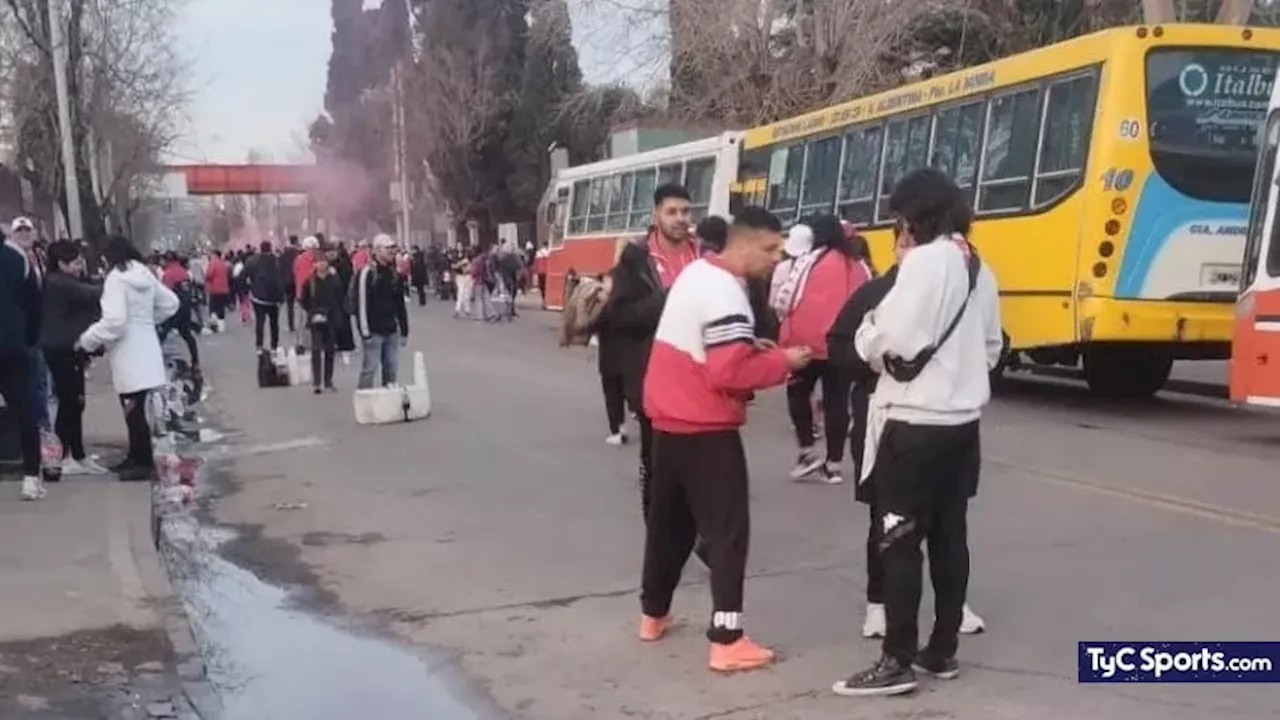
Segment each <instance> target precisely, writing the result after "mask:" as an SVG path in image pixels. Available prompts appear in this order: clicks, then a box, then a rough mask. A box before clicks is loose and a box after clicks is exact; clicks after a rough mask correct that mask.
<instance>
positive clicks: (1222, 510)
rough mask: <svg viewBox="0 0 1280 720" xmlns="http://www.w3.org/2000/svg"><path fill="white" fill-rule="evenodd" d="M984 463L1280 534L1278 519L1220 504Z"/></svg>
mask: <svg viewBox="0 0 1280 720" xmlns="http://www.w3.org/2000/svg"><path fill="white" fill-rule="evenodd" d="M983 460H984V461H986V462H989V463H991V464H992V465H999V466H1000V467H1004V468H1008V469H1010V470H1017V471H1018V472H1022V473H1026V474H1028V475H1030V476H1031V477H1032V478H1034V479H1037V480H1039V481H1040V482H1044V483H1049V484H1053V485H1060V486H1063V487H1070V488H1075V489H1078V490H1089V491H1092V492H1096V493H1099V494H1102V495H1110V496H1112V497H1118V498H1123V499H1125V500H1131V501H1134V502H1137V503H1140V504H1142V505H1146V506H1148V507H1153V508H1160V509H1163V510H1169V511H1171V512H1176V513H1180V514H1183V515H1194V516H1197V517H1201V518H1204V519H1206V520H1213V521H1216V522H1219V523H1222V524H1224V525H1232V526H1235V527H1241V528H1247V529H1251V530H1260V531H1262V532H1267V533H1272V534H1276V535H1280V519H1278V518H1273V517H1267V516H1264V515H1254V514H1253V513H1248V512H1245V511H1243V510H1233V509H1231V508H1226V507H1222V506H1220V505H1210V504H1209V503H1204V502H1200V501H1198V500H1189V499H1187V498H1183V497H1178V496H1176V495H1166V494H1164V493H1157V492H1152V491H1149V490H1136V489H1132V488H1118V487H1115V486H1112V485H1106V484H1103V483H1098V482H1092V481H1089V480H1084V479H1082V478H1078V477H1075V476H1073V475H1068V474H1066V473H1063V472H1058V471H1054V470H1046V469H1044V468H1035V467H1031V466H1029V465H1024V464H1022V463H1017V462H1013V461H1010V460H1005V459H1003V458H999V457H995V456H991V455H984V456H983Z"/></svg>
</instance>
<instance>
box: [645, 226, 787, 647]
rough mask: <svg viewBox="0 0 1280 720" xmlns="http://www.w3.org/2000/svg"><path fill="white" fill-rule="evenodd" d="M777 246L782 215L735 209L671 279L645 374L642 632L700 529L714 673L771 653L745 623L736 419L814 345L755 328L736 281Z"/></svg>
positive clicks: (664, 615)
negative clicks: (761, 334) (648, 428)
mask: <svg viewBox="0 0 1280 720" xmlns="http://www.w3.org/2000/svg"><path fill="white" fill-rule="evenodd" d="M781 252H782V224H781V223H780V222H778V219H777V218H776V217H774V216H773V215H772V214H770V213H769V212H768V211H766V210H765V209H763V208H758V207H749V208H743V209H742V211H741V212H739V213H738V215H737V217H735V218H734V221H733V226H732V228H731V230H730V233H729V241H728V244H727V245H726V246H725V249H724V251H723V252H722V253H720V255H718V256H715V257H711V258H704V259H701V260H695V261H693V262H692V263H690V264H689V266H688V267H687V269H684V270H683V271H682V272H681V273H680V274H679V276H678V277H677V278H676V279H675V282H674V283H673V284H672V286H671V290H670V292H669V293H668V295H667V299H666V303H665V305H664V307H663V310H662V318H661V320H660V321H659V323H658V330H657V333H656V334H655V336H654V342H653V351H652V354H651V355H650V357H649V365H648V369H647V371H646V373H645V378H644V410H645V414H646V415H647V416H648V417H649V420H650V422H652V423H653V431H654V438H653V487H652V498H651V502H652V505H651V506H650V508H649V523H648V527H647V530H646V535H645V549H644V571H643V580H642V582H641V594H640V604H641V610H642V612H643V615H642V616H641V621H640V639H641V640H644V641H648V642H652V641H655V640H659V639H661V638H662V636H663V634H665V633H666V631H667V629H668V628H669V627H670V626H671V598H672V595H673V594H674V593H675V589H676V586H677V585H678V584H679V583H680V573H681V571H682V570H683V568H684V565H685V563H686V562H687V561H688V559H689V554H690V553H691V552H692V551H693V548H694V543H695V542H696V540H697V538H698V537H699V536H701V538H702V539H703V541H704V542H705V544H706V548H707V557H708V560H709V563H708V564H709V565H710V567H711V605H712V615H711V627H710V628H709V629H708V630H707V638H708V639H709V640H710V641H711V655H710V663H709V664H710V666H711V669H712V670H715V671H718V672H736V671H741V670H752V669H755V668H759V667H763V666H765V665H768V664H769V663H770V662H772V660H773V652H772V651H770V650H768V649H767V648H764V647H761V646H759V645H757V644H756V643H754V642H752V640H751V639H750V638H748V637H747V636H746V635H744V634H743V631H742V594H743V593H742V591H743V580H744V577H745V573H746V563H747V547H748V544H749V541H750V513H749V510H748V489H747V459H746V455H745V454H744V452H743V448H742V437H741V435H740V434H739V431H738V429H739V427H741V426H742V424H743V423H744V422H746V419H747V402H746V399H747V396H748V395H749V394H750V393H751V392H754V391H756V390H761V389H764V388H767V387H771V386H774V385H781V384H782V383H783V382H785V381H786V379H787V376H788V375H789V374H790V373H792V372H794V371H796V370H799V369H801V368H803V367H804V366H805V365H807V364H808V362H809V357H810V354H811V351H810V350H809V348H806V347H792V348H787V349H785V350H783V349H780V348H778V347H777V345H775V344H774V343H773V342H771V341H768V340H761V339H759V338H757V337H756V334H755V319H754V318H753V317H752V316H753V312H752V309H751V301H750V300H749V299H748V297H747V291H746V289H745V286H744V280H745V279H746V278H750V277H767V276H768V274H769V273H770V272H771V271H772V270H773V266H774V264H775V263H776V262H777V261H778V257H779V255H780V253H781Z"/></svg>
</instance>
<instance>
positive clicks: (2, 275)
mask: <svg viewBox="0 0 1280 720" xmlns="http://www.w3.org/2000/svg"><path fill="white" fill-rule="evenodd" d="M0 236H3V233H0ZM85 250H86V246H85V244H84V243H82V242H74V241H69V240H58V241H56V242H53V243H45V242H43V241H42V240H41V239H40V238H39V237H38V234H37V232H36V228H35V224H34V223H33V222H32V221H31V220H30V219H28V218H24V217H19V218H16V219H15V220H14V221H13V222H12V224H11V225H10V233H9V235H8V236H4V237H3V239H2V240H0V390H2V391H3V397H4V401H5V405H6V409H7V418H9V421H10V422H12V423H13V424H14V425H16V426H17V429H18V435H19V438H20V445H21V456H22V498H23V499H24V500H39V499H41V498H43V497H45V495H46V494H47V492H48V490H47V488H46V486H45V479H46V478H48V479H50V480H55V479H58V478H60V477H61V476H62V475H84V474H89V475H101V474H107V473H115V474H116V475H118V476H119V478H120V479H121V480H126V481H129V480H149V479H150V478H151V477H152V476H153V472H154V464H155V461H154V456H153V453H152V447H151V431H150V427H149V424H148V420H147V413H146V411H147V399H148V395H149V394H150V393H151V392H152V391H154V390H156V389H157V388H160V387H163V386H164V385H166V384H167V383H168V373H167V370H166V367H165V360H164V355H163V353H162V350H161V339H160V333H161V332H162V328H164V327H165V326H166V324H167V323H170V322H171V321H172V320H174V319H175V318H176V317H177V316H178V315H179V313H180V310H181V309H182V306H183V302H182V301H181V300H180V299H179V297H178V295H177V294H176V293H175V292H174V291H173V290H172V289H170V287H168V286H166V284H165V283H164V282H161V279H160V277H158V276H157V274H156V273H155V272H153V271H152V269H151V268H149V267H148V266H147V264H146V263H145V262H144V259H143V257H142V255H141V254H140V253H139V252H138V251H137V250H136V249H135V248H134V246H133V244H132V243H131V242H130V241H129V240H128V239H127V238H124V237H119V236H116V237H111V238H109V239H107V240H106V242H105V244H104V246H103V247H102V248H101V257H100V263H99V264H97V265H96V267H94V268H92V269H91V268H90V267H89V265H88V263H87V262H86V257H85V256H86V252H85ZM179 329H180V330H181V328H179ZM101 356H105V357H106V361H107V363H108V365H109V367H110V371H111V379H112V384H113V386H114V389H115V392H116V393H117V395H118V396H119V401H120V406H121V409H122V410H123V413H124V422H125V426H126V428H127V432H128V438H129V445H128V451H127V453H126V456H125V458H124V459H123V460H121V461H120V462H119V463H117V464H116V465H114V466H112V467H110V468H108V467H104V466H103V465H102V464H101V462H100V461H99V459H98V458H97V457H96V456H93V455H90V454H88V453H87V451H86V448H85V442H84V424H83V414H84V408H85V372H86V369H87V367H88V365H89V363H90V362H91V361H92V359H93V358H95V357H101ZM51 399H52V400H56V406H57V413H56V416H55V417H54V418H53V419H52V421H51V413H50V411H49V406H50V401H51Z"/></svg>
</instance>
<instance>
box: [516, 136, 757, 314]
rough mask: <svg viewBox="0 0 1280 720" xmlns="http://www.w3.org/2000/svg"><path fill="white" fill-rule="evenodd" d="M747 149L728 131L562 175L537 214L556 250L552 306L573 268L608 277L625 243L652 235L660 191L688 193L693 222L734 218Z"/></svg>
mask: <svg viewBox="0 0 1280 720" xmlns="http://www.w3.org/2000/svg"><path fill="white" fill-rule="evenodd" d="M741 144H742V133H740V132H728V133H722V134H720V135H716V136H715V137H711V138H707V139H705V140H696V141H694V142H688V143H683V144H681V145H672V146H670V147H665V148H659V149H657V150H650V151H647V152H643V153H637V154H635V155H627V156H625V157H620V158H616V159H613V160H603V161H601V162H596V163H591V164H589V165H579V166H576V167H570V168H565V169H564V170H561V171H560V172H559V173H557V174H556V177H554V178H552V180H551V185H550V187H549V188H548V189H547V193H546V195H545V196H544V198H543V201H542V207H541V212H540V213H539V216H540V225H541V227H540V228H539V233H538V235H539V240H540V241H541V242H544V243H546V245H547V247H548V248H549V249H550V255H549V256H548V258H547V307H548V308H550V309H553V310H554V309H560V308H561V307H562V306H563V304H564V278H565V275H566V274H567V273H568V272H569V271H570V270H573V271H574V272H576V273H577V274H578V276H579V277H588V276H591V275H599V274H603V273H606V272H608V271H609V269H610V268H612V267H613V265H614V263H615V262H617V259H618V254H619V253H620V252H621V250H622V247H623V243H625V242H627V241H628V240H631V239H633V238H636V237H643V236H644V235H645V233H647V232H648V230H649V223H650V218H651V216H652V211H653V191H654V190H655V189H656V188H657V187H658V186H659V185H663V184H666V183H681V184H683V185H684V186H685V187H686V188H688V190H689V194H690V196H691V198H692V206H693V219H694V221H695V222H697V221H699V220H701V219H702V218H704V217H707V216H709V215H721V216H728V214H729V194H730V185H731V184H732V182H733V180H734V178H735V177H736V176H737V174H738V150H739V147H740V146H741Z"/></svg>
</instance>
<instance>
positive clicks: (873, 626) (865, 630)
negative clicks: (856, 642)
mask: <svg viewBox="0 0 1280 720" xmlns="http://www.w3.org/2000/svg"><path fill="white" fill-rule="evenodd" d="M887 625H888V621H886V620H885V616H884V604H883V603H867V617H866V619H864V620H863V621H862V637H864V638H882V637H884V633H885V629H886V626H887Z"/></svg>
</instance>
